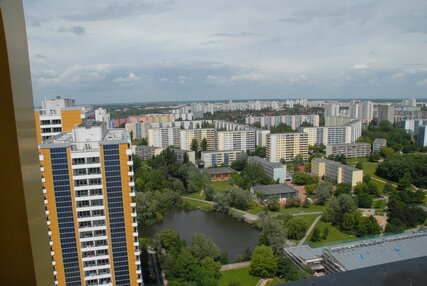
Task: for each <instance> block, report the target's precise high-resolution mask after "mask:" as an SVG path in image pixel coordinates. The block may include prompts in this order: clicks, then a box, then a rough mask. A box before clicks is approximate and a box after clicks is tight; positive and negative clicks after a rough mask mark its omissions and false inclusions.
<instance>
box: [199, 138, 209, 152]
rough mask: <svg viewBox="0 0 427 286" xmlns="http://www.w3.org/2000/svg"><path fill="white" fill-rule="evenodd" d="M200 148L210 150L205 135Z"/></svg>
mask: <svg viewBox="0 0 427 286" xmlns="http://www.w3.org/2000/svg"><path fill="white" fill-rule="evenodd" d="M200 150H202V151H206V150H208V140H206V138H205V137H203V139H202V142H201V143H200Z"/></svg>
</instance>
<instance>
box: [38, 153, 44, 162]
mask: <svg viewBox="0 0 427 286" xmlns="http://www.w3.org/2000/svg"><path fill="white" fill-rule="evenodd" d="M43 160H44V157H43V155H42V154H39V161H40V162H41V161H43Z"/></svg>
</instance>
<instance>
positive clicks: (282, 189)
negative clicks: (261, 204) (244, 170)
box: [251, 184, 299, 201]
mask: <svg viewBox="0 0 427 286" xmlns="http://www.w3.org/2000/svg"><path fill="white" fill-rule="evenodd" d="M251 192H252V193H253V194H260V195H262V196H263V199H264V200H266V199H267V198H268V197H271V196H277V197H278V198H279V201H286V200H287V199H289V198H295V197H298V195H299V191H298V190H297V189H294V188H292V187H291V186H289V185H286V184H274V185H257V186H253V187H251Z"/></svg>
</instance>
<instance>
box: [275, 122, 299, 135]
mask: <svg viewBox="0 0 427 286" xmlns="http://www.w3.org/2000/svg"><path fill="white" fill-rule="evenodd" d="M289 132H295V130H293V129H292V127H291V126H289V125H287V124H286V123H279V124H277V125H276V126H275V127H271V128H270V133H289Z"/></svg>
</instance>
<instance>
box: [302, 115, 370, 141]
mask: <svg viewBox="0 0 427 286" xmlns="http://www.w3.org/2000/svg"><path fill="white" fill-rule="evenodd" d="M299 131H300V132H304V133H307V134H308V144H309V145H322V144H323V145H332V144H344V143H353V142H355V141H356V140H357V139H358V138H359V137H360V136H361V135H362V122H361V121H360V120H353V121H350V122H348V123H346V124H345V125H340V126H323V127H300V129H299Z"/></svg>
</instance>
